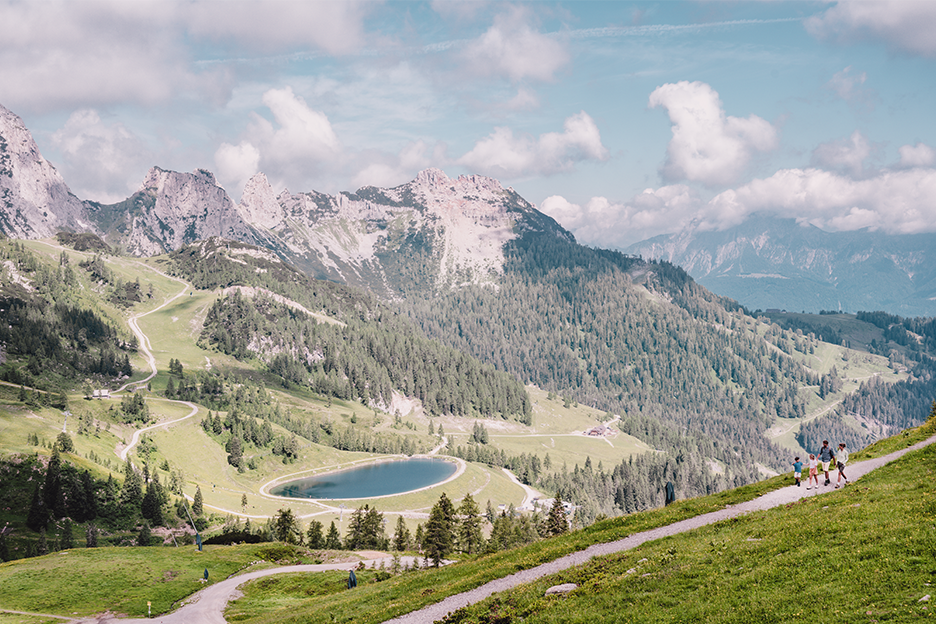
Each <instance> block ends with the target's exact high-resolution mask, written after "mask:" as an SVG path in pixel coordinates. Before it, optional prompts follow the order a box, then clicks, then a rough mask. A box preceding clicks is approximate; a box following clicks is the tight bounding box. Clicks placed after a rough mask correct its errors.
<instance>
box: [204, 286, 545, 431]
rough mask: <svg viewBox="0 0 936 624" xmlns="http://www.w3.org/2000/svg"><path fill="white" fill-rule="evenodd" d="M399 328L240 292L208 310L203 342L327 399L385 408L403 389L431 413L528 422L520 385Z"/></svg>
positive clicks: (526, 399)
mask: <svg viewBox="0 0 936 624" xmlns="http://www.w3.org/2000/svg"><path fill="white" fill-rule="evenodd" d="M394 325H395V326H396V327H394ZM401 329H405V327H403V325H402V324H400V323H391V322H389V321H388V320H385V319H384V318H383V317H381V318H380V319H377V320H376V322H375V321H370V320H368V321H361V320H357V319H349V321H348V322H347V323H346V324H344V325H339V324H332V323H319V322H317V321H316V320H315V319H314V318H312V317H310V316H308V315H306V314H305V313H303V312H300V311H298V310H296V309H294V308H291V307H289V306H286V305H285V304H282V303H279V302H277V301H274V300H273V299H270V298H266V297H257V298H253V299H251V298H247V297H243V296H241V295H240V293H239V291H238V292H235V293H234V294H233V295H231V296H228V297H226V298H223V299H219V300H217V301H216V302H215V303H214V305H212V307H211V308H210V309H209V311H208V315H207V317H206V319H205V328H204V331H203V333H202V336H201V339H200V344H202V345H203V346H211V347H214V348H216V349H218V350H219V351H221V352H223V353H227V354H230V355H233V356H235V357H238V358H240V359H245V358H248V357H252V356H253V357H258V358H259V359H261V360H263V361H265V362H266V363H267V365H268V366H269V368H270V370H271V371H272V372H274V373H276V374H277V375H279V376H281V377H282V378H283V379H284V380H285V381H287V382H292V383H297V384H301V385H304V386H307V387H310V388H311V389H312V390H314V391H315V392H317V393H319V394H323V395H327V396H335V397H338V398H342V399H345V400H360V401H362V402H364V403H365V404H375V405H383V406H387V405H389V404H390V400H391V395H392V391H393V390H394V389H397V390H399V391H400V392H402V393H403V394H405V395H407V396H415V397H418V398H419V399H420V400H421V401H422V403H423V406H424V408H425V409H426V410H427V411H428V412H429V413H432V414H457V415H466V416H482V417H488V418H491V417H501V416H502V417H516V418H519V419H520V420H522V421H525V422H529V420H530V417H531V414H532V406H531V404H530V401H529V397H528V395H527V393H526V390H525V389H524V388H523V386H522V385H521V384H519V383H518V382H517V381H516V380H514V379H513V378H511V377H510V376H508V375H505V374H503V373H499V372H497V371H496V370H495V369H494V367H493V366H491V365H486V364H481V363H480V362H479V361H478V360H475V359H472V358H470V357H468V356H466V355H464V354H462V353H460V352H458V351H456V350H454V349H452V348H450V347H445V346H443V345H442V344H441V343H439V342H436V341H430V340H427V339H425V338H422V337H420V336H418V335H417V334H416V333H415V331H412V330H411V331H399V330H401ZM395 330H396V331H395Z"/></svg>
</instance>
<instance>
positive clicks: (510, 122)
mask: <svg viewBox="0 0 936 624" xmlns="http://www.w3.org/2000/svg"><path fill="white" fill-rule="evenodd" d="M934 32H936V2H914V1H907V0H903V1H899V2H873V1H870V0H863V1H860V2H837V3H836V2H779V1H778V2H585V1H575V2H518V3H505V2H483V1H480V0H478V1H472V2H456V1H448V2H351V1H348V2H291V1H266V2H253V1H248V0H237V1H233V2H226V3H222V2H214V1H210V2H209V1H204V0H179V1H177V2H172V1H161V2H152V3H151V2H142V1H140V2H96V1H93V0H82V1H80V2H74V1H71V2H50V1H42V0H40V1H35V2H32V1H31V2H20V1H14V2H9V1H7V2H0V104H2V105H3V106H6V107H7V108H9V109H10V110H12V111H13V112H14V113H16V114H18V115H19V116H20V117H22V118H23V121H24V122H25V124H26V126H27V128H29V129H30V130H31V131H32V133H33V135H34V137H35V138H36V141H37V143H38V144H39V148H40V150H41V151H42V153H43V155H44V156H45V157H46V158H47V159H48V160H50V161H51V162H52V163H53V164H54V165H55V166H56V167H57V168H58V169H59V171H60V172H61V173H62V175H63V176H64V178H65V180H66V182H68V184H69V185H70V187H71V188H72V190H73V191H74V192H75V194H76V195H78V196H79V197H81V198H83V199H94V200H98V201H118V200H121V199H124V198H126V197H127V196H128V195H129V194H131V193H132V192H133V191H135V190H136V189H137V188H138V187H139V184H140V182H141V181H142V179H143V176H144V174H145V173H146V171H147V170H148V169H149V168H150V167H151V166H153V165H156V166H160V167H162V168H164V169H172V170H177V171H191V170H194V169H196V168H205V169H209V170H211V171H213V172H214V173H215V175H216V176H217V178H218V180H219V183H220V184H222V185H223V186H224V187H225V188H226V189H228V191H229V192H230V194H231V195H232V197H233V198H234V200H235V201H237V199H238V198H239V196H240V192H241V189H242V188H243V185H244V183H245V182H246V180H247V179H248V178H249V177H250V176H251V175H252V174H254V173H256V172H258V171H262V172H264V173H265V174H266V175H267V177H268V178H269V179H270V182H271V184H272V185H273V187H274V190H276V191H277V192H279V191H280V190H282V189H284V188H288V189H289V190H290V191H291V192H294V193H295V192H301V191H311V190H316V191H321V192H328V193H335V192H337V191H341V190H356V189H357V188H359V187H361V186H365V185H375V186H396V185H398V184H402V183H404V182H407V181H409V180H411V179H412V178H413V177H414V176H415V174H416V173H417V172H418V171H420V170H421V169H424V168H427V167H438V168H440V169H443V170H444V171H445V172H446V173H447V174H448V175H449V176H457V175H459V174H463V173H479V174H483V175H490V176H492V177H496V178H498V179H500V180H501V181H502V182H503V183H504V184H505V185H509V186H512V187H514V188H515V189H516V190H517V191H519V192H520V193H521V194H522V195H523V196H524V197H526V198H527V199H528V200H530V201H532V202H534V203H536V204H537V206H538V207H540V209H541V210H543V211H544V212H546V213H548V214H550V215H552V216H554V217H555V218H556V219H557V220H559V222H560V223H561V224H562V225H564V226H565V227H567V228H568V229H570V230H571V231H573V233H575V235H576V237H577V238H578V240H579V241H580V242H582V243H585V244H589V245H595V246H601V247H623V246H626V245H628V244H630V243H633V242H636V241H639V240H642V239H644V238H647V237H649V236H653V235H657V234H662V233H669V232H673V231H676V230H679V229H682V228H685V227H697V228H701V229H717V228H725V227H730V226H732V225H736V224H738V223H740V222H742V221H743V220H744V219H745V218H747V217H748V216H749V215H750V214H753V213H766V214H776V215H781V216H789V217H796V218H798V219H800V220H801V221H803V222H807V223H811V224H814V225H817V226H819V227H822V228H824V229H827V230H851V229H857V228H863V227H870V228H877V229H883V230H886V231H892V232H920V231H933V230H934V229H936V168H934V167H936V152H934V148H936V123H934V121H933V112H934V111H936V37H934V36H933V35H932V33H934Z"/></svg>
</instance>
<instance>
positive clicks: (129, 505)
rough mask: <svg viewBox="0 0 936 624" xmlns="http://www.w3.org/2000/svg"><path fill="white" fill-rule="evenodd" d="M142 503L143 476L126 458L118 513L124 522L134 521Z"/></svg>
mask: <svg viewBox="0 0 936 624" xmlns="http://www.w3.org/2000/svg"><path fill="white" fill-rule="evenodd" d="M142 503H143V478H142V477H141V476H140V473H138V472H137V471H136V470H135V469H134V467H133V464H131V463H130V459H129V458H128V459H127V463H126V464H125V465H124V484H123V489H122V490H121V492H120V515H121V516H122V517H123V518H124V521H125V523H134V522H135V521H136V519H137V518H138V516H139V513H140V505H141V504H142Z"/></svg>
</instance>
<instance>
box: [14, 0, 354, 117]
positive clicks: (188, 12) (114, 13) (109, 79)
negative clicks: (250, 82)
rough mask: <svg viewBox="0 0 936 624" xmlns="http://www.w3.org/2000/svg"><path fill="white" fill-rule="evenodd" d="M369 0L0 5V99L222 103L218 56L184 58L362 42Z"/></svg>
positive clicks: (34, 103) (95, 0) (18, 102)
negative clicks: (197, 59) (196, 61)
mask: <svg viewBox="0 0 936 624" xmlns="http://www.w3.org/2000/svg"><path fill="white" fill-rule="evenodd" d="M369 6H371V3H367V2H352V1H349V0H346V1H342V2H275V3H270V2H263V1H260V0H238V1H237V2H218V1H214V0H170V1H155V0H140V1H133V2H126V1H122V0H88V1H83V2H71V1H67V0H49V1H42V2H16V1H14V2H9V1H7V2H3V3H0V99H2V101H3V103H4V105H5V106H7V107H9V108H11V109H12V110H17V109H19V110H32V111H49V110H57V109H66V110H74V109H75V108H76V107H82V106H85V107H101V106H105V105H107V104H112V103H120V104H124V103H128V102H129V103H135V104H142V105H146V106H152V105H155V104H158V103H163V102H166V101H168V100H171V99H173V98H177V97H179V96H180V94H184V96H185V97H186V98H193V97H194V98H200V99H205V100H207V101H209V102H211V103H218V102H224V101H226V99H227V98H228V97H229V96H230V91H231V88H232V86H233V84H234V82H233V81H234V76H233V74H232V70H231V69H230V68H229V67H228V66H226V65H225V64H224V63H207V64H204V65H201V66H195V65H193V64H192V58H193V57H194V56H196V55H197V54H199V53H204V50H203V49H202V47H203V46H204V45H205V44H209V43H215V44H217V45H216V46H215V48H214V49H213V50H212V51H211V53H210V54H209V56H211V57H217V56H219V55H223V54H224V53H225V52H227V51H229V50H236V51H237V52H236V54H237V55H238V56H240V55H241V54H242V51H243V50H244V49H247V50H251V49H261V50H264V51H283V52H288V51H293V50H295V49H297V48H299V49H302V50H303V51H307V50H309V49H310V48H311V49H313V50H318V49H321V50H324V51H326V52H328V53H333V54H339V53H344V52H350V51H353V50H355V49H358V48H359V47H360V46H361V45H362V42H363V41H364V40H365V36H364V32H363V19H364V17H365V12H366V9H367V7H369Z"/></svg>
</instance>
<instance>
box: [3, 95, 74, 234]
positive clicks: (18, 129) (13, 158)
mask: <svg viewBox="0 0 936 624" xmlns="http://www.w3.org/2000/svg"><path fill="white" fill-rule="evenodd" d="M0 230H2V231H3V233H4V234H6V235H7V236H10V237H11V238H44V237H47V236H52V235H53V234H55V233H56V232H58V231H60V230H69V231H88V230H93V226H92V224H91V223H89V222H88V221H87V216H86V208H85V205H84V203H83V202H82V201H81V200H79V199H78V198H77V197H75V196H74V195H72V193H71V191H69V190H68V186H67V185H66V184H65V181H64V180H63V179H62V176H61V175H59V173H58V171H56V170H55V167H53V166H52V165H51V164H50V163H49V162H48V161H47V160H45V159H44V158H43V157H42V154H40V153H39V148H38V147H37V146H36V142H35V141H34V140H33V138H32V135H31V134H30V132H29V130H27V129H26V126H24V125H23V121H22V120H21V119H20V118H19V117H18V116H16V115H15V114H13V113H12V112H10V111H9V110H7V109H6V108H4V107H3V106H0Z"/></svg>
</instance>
